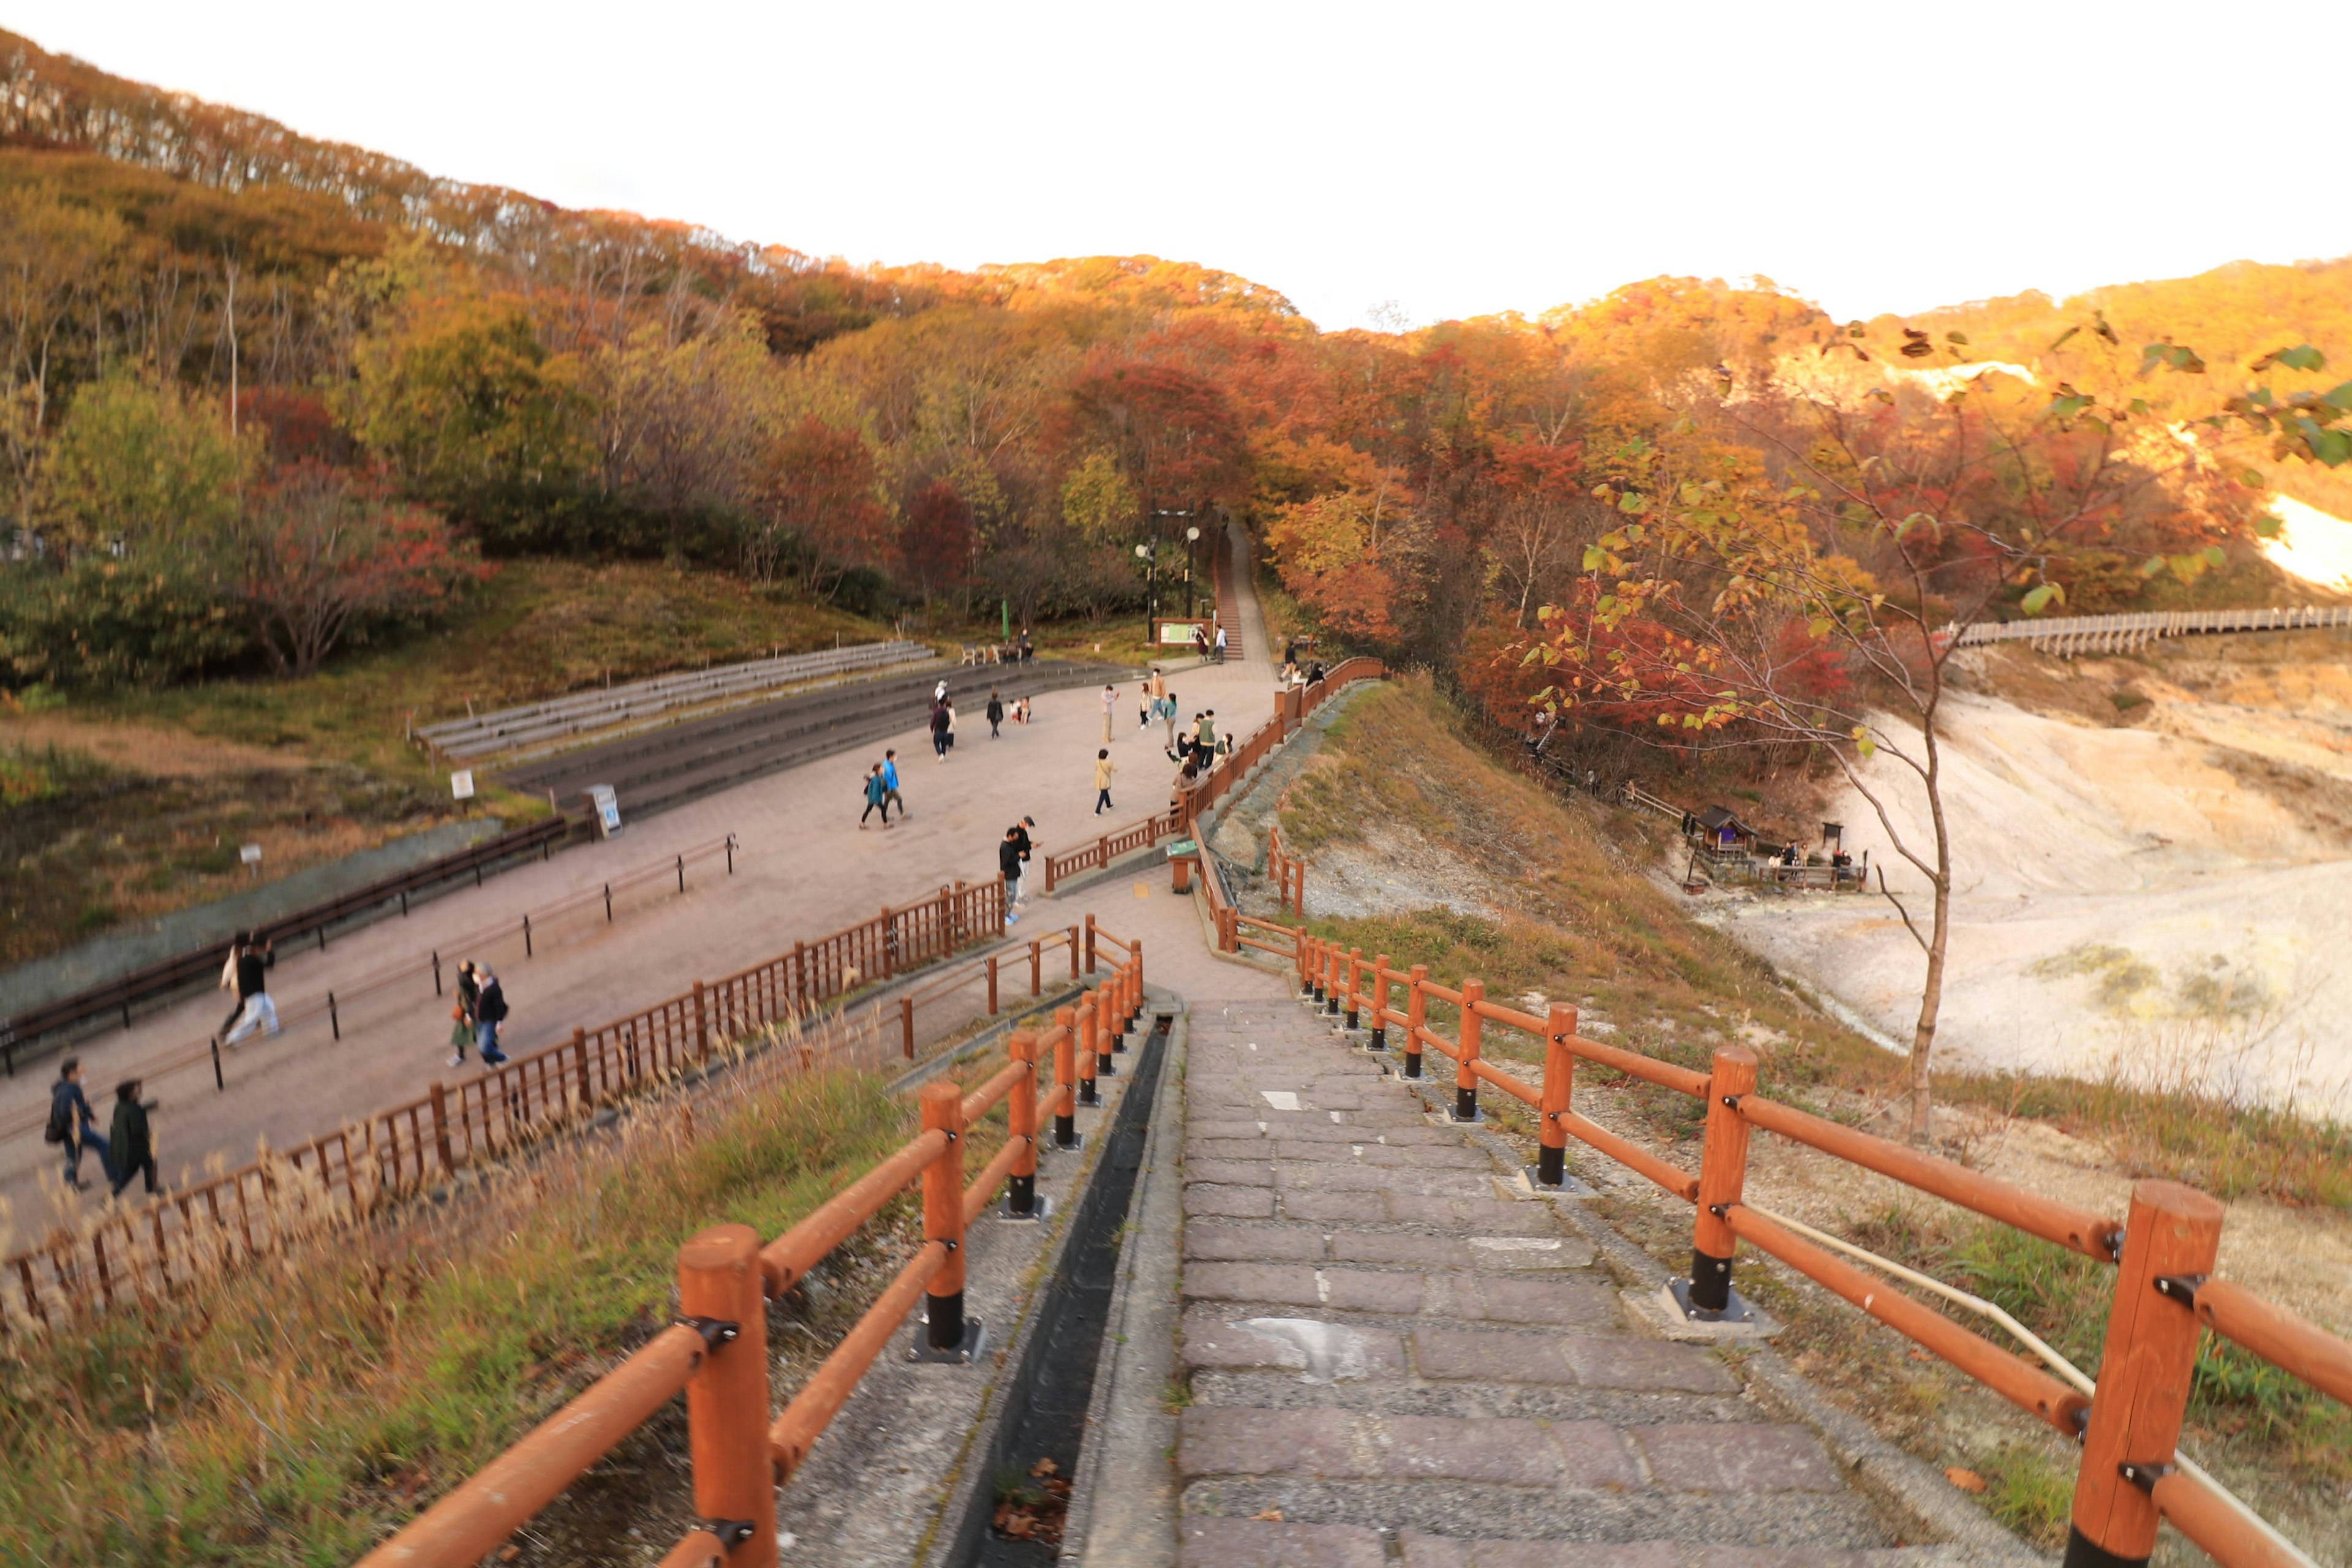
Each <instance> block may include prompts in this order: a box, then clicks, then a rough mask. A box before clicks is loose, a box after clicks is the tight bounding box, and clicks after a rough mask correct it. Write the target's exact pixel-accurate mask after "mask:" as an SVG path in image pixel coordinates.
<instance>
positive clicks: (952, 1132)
mask: <svg viewBox="0 0 2352 1568" xmlns="http://www.w3.org/2000/svg"><path fill="white" fill-rule="evenodd" d="M1097 943H1108V944H1110V945H1112V946H1115V947H1118V948H1121V949H1122V950H1124V952H1125V954H1126V956H1125V957H1124V958H1122V959H1121V960H1120V961H1119V962H1118V963H1116V964H1114V965H1113V966H1112V968H1111V971H1110V973H1109V975H1108V979H1107V980H1106V982H1105V984H1103V985H1102V986H1100V987H1098V988H1097V989H1095V990H1092V991H1089V992H1088V993H1087V995H1086V997H1085V998H1084V999H1083V1000H1082V1001H1081V1002H1080V1003H1079V1004H1078V1005H1076V1007H1063V1008H1060V1009H1058V1010H1057V1011H1056V1012H1055V1019H1054V1024H1053V1026H1052V1027H1051V1028H1048V1029H1045V1030H1043V1031H1040V1030H1034V1029H1016V1030H1014V1031H1013V1035H1012V1037H1011V1038H1010V1040H1009V1042H1008V1051H1007V1054H1008V1055H1009V1056H1010V1057H1011V1058H1012V1059H1011V1061H1010V1062H1008V1063H1007V1064H1006V1066H1005V1067H1004V1068H1003V1070H1002V1071H1000V1072H998V1073H996V1074H995V1075H994V1076H992V1077H991V1078H990V1079H988V1080H987V1081H986V1082H984V1083H982V1084H981V1085H980V1086H979V1087H977V1088H976V1089H972V1090H971V1091H970V1092H969V1093H967V1092H965V1091H964V1090H962V1089H960V1088H958V1087H957V1086H956V1085H955V1084H952V1083H948V1082H943V1081H934V1082H931V1083H928V1084H926V1085H924V1086H923V1088H922V1089H921V1091H920V1094H919V1106H920V1110H921V1117H922V1131H920V1132H919V1133H918V1134H917V1135H916V1136H915V1137H913V1138H912V1139H909V1140H908V1142H907V1143H906V1144H905V1145H904V1146H903V1147H901V1148H900V1149H899V1150H898V1152H896V1153H894V1154H892V1155H890V1156H889V1157H888V1158H887V1159H886V1160H884V1161H882V1162H881V1163H879V1164H877V1165H876V1166H875V1167H874V1168H873V1169H872V1170H870V1171H868V1172H867V1173H866V1174H865V1175H864V1176H862V1177H860V1178H859V1179H858V1180H857V1181H856V1182H854V1183H852V1184H850V1185H849V1186H848V1187H846V1188H845V1189H844V1190H843V1191H841V1192H840V1193H838V1194H835V1196H834V1197H833V1198H832V1199H830V1200H829V1201H828V1202H826V1203H825V1204H824V1205H823V1206H822V1207H820V1208H818V1209H817V1210H816V1212H814V1214H812V1215H809V1216H808V1217H807V1218H805V1219H803V1220H802V1221H801V1222H800V1223H799V1224H798V1225H795V1226H793V1227H792V1228H791V1229H790V1230H788V1231H786V1232H784V1234H783V1235H782V1236H780V1237H776V1238H775V1239H774V1240H772V1241H770V1242H768V1243H767V1244H766V1245H764V1246H762V1245H761V1240H760V1237H759V1235H758V1233H757V1232H755V1231H753V1230H752V1229H751V1226H745V1225H723V1226H713V1227H712V1228H710V1229H709V1230H706V1231H703V1232H702V1233H701V1234H700V1235H698V1236H696V1237H693V1238H692V1239H691V1240H689V1241H688V1242H687V1244H686V1245H685V1246H684V1247H680V1248H679V1249H678V1255H677V1282H678V1311H679V1314H680V1315H679V1317H678V1319H677V1321H676V1322H674V1323H672V1324H671V1325H670V1326H669V1327H668V1328H667V1329H665V1330H663V1331H661V1332H660V1333H658V1334H656V1336H654V1338H653V1339H652V1340H650V1341H648V1342H646V1344H645V1345H643V1346H641V1347H640V1348H639V1349H638V1350H637V1351H635V1352H634V1353H633V1354H631V1355H630V1356H629V1357H628V1358H627V1359H626V1360H625V1361H624V1362H622V1363H621V1364H620V1365H618V1366H616V1367H614V1369H613V1370H612V1371H611V1372H609V1373H606V1374H605V1375H604V1377H602V1378H600V1379H599V1380H598V1381H597V1382H596V1383H595V1384H593V1385H592V1386H591V1387H589V1388H588V1389H587V1390H586V1392H584V1393H583V1394H580V1395H579V1396H578V1397H577V1398H575V1399H573V1400H572V1402H571V1403H570V1404H568V1405H565V1406H564V1407H563V1408H562V1409H561V1410H559V1411H557V1412H556V1413H555V1414H554V1415H551V1416H550V1417H548V1419H547V1420H545V1421H543V1422H541V1424H540V1425H539V1426H537V1427H536V1428H534V1429H533V1430H532V1431H531V1432H530V1433H529V1434H528V1435H526V1436H524V1437H523V1438H522V1439H521V1441H520V1442H518V1443H516V1444H515V1445H514V1446H513V1447H510V1448H509V1449H508V1450H507V1451H506V1452H505V1453H504V1454H502V1455H500V1456H499V1458H496V1459H494V1460H492V1461H491V1462H490V1463H489V1464H488V1466H486V1467H485V1468H483V1469H481V1470H480V1471H478V1472H477V1473H476V1474H475V1475H474V1476H472V1477H471V1478H470V1479H467V1480H465V1481H463V1482H461V1483H459V1485H458V1486H457V1489H456V1490H454V1491H452V1492H451V1493H450V1494H449V1495H448V1496H447V1497H445V1498H443V1499H442V1500H440V1501H439V1502H436V1503H435V1504H434V1505H433V1506H432V1507H431V1508H429V1509H427V1510H425V1512H424V1513H423V1514H421V1515H419V1516H418V1517H417V1518H416V1519H415V1520H414V1521H411V1522H410V1523H409V1524H408V1525H407V1526H406V1527H405V1528H404V1529H403V1530H402V1531H400V1532H399V1533H397V1534H396V1535H394V1536H393V1537H392V1539H390V1540H389V1541H386V1542H383V1544H382V1545H380V1546H378V1547H377V1548H376V1549H375V1550H374V1551H373V1552H369V1553H368V1554H367V1556H365V1557H363V1558H362V1559H361V1560H360V1568H394V1565H395V1564H397V1565H399V1568H466V1565H470V1564H472V1563H477V1562H478V1561H479V1560H480V1559H481V1558H482V1557H483V1555H484V1554H485V1553H487V1552H491V1551H494V1550H496V1549H497V1547H498V1546H499V1543H500V1542H504V1541H505V1540H506V1539H507V1538H508V1537H509V1536H510V1535H511V1534H513V1533H514V1531H516V1530H517V1529H518V1528H520V1526H522V1525H523V1524H525V1523H526V1522H528V1521H530V1519H531V1518H532V1517H533V1516H535V1515H536V1514H537V1513H538V1512H539V1511H540V1510H541V1509H544V1508H545V1507H546V1506H547V1505H548V1504H549V1503H550V1502H551V1501H553V1500H555V1499H556V1498H557V1497H558V1496H560V1495H561V1494H562V1491H563V1490H564V1489H565V1488H567V1487H569V1486H570V1485H571V1484H572V1482H573V1481H575V1480H577V1479H580V1477H581V1476H582V1475H583V1474H584V1473H586V1471H587V1470H588V1468H590V1467H591V1466H593V1464H595V1463H596V1461H598V1460H599V1459H601V1458H604V1456H605V1455H606V1454H608V1453H610V1452H611V1451H612V1450H613V1448H614V1447H615V1446H617V1445H618V1444H619V1443H620V1442H621V1440H622V1439H623V1438H625V1437H626V1436H628V1435H629V1434H630V1433H631V1432H633V1431H635V1429H636V1428H637V1427H639V1426H643V1425H644V1424H645V1423H646V1421H648V1420H650V1419H651V1418H652V1417H653V1415H655V1414H656V1412H658V1411H659V1410H660V1409H661V1408H662V1407H663V1406H664V1405H667V1404H668V1403H669V1401H670V1399H671V1398H672V1397H674V1396H675V1395H677V1394H680V1393H683V1394H685V1395H686V1420H687V1440H688V1451H689V1457H690V1459H691V1462H692V1466H693V1475H694V1502H695V1511H696V1513H698V1515H700V1516H701V1518H702V1519H703V1520H704V1521H706V1522H705V1523H703V1524H702V1525H700V1526H698V1528H696V1529H693V1530H690V1531H687V1533H686V1534H685V1535H684V1536H682V1537H680V1539H679V1540H678V1542H677V1545H676V1546H674V1547H673V1548H671V1550H670V1552H669V1553H668V1554H667V1556H665V1557H664V1558H663V1559H662V1563H664V1564H665V1568H688V1565H689V1564H691V1565H694V1568H703V1565H707V1564H715V1563H724V1564H727V1565H728V1568H769V1565H771V1564H773V1563H775V1562H776V1560H777V1552H778V1547H777V1541H776V1489H777V1488H779V1487H781V1486H782V1485H784V1484H786V1483H787V1482H789V1481H790V1480H791V1479H792V1478H793V1474H794V1473H795V1472H796V1471H797V1470H798V1469H799V1468H800V1467H801V1465H802V1463H803V1461H804V1460H806V1459H807V1458H808V1456H809V1453H810V1451H811V1450H812V1449H813V1448H814V1447H815V1446H816V1443H817V1440H818V1439H819V1438H820V1437H822V1436H824V1432H825V1429H826V1427H827V1426H830V1425H831V1424H832V1422H833V1418H834V1416H835V1415H837V1414H838V1413H839V1412H840V1410H841V1407H842V1405H844V1404H845V1403H846V1402H847V1401H848V1398H849V1396H850V1395H851V1394H853V1393H855V1392H856V1388H857V1384H858V1382H859V1380H860V1379H861V1378H863V1377H864V1376H865V1374H866V1368H868V1367H869V1366H871V1365H873V1363H874V1359H875V1357H877V1355H879V1354H880V1353H881V1352H882V1348H883V1347H884V1346H885V1345H887V1343H888V1342H890V1340H891V1338H892V1337H893V1336H894V1335H895V1334H896V1333H897V1332H898V1325H899V1323H900V1322H901V1321H904V1320H905V1318H906V1317H907V1315H908V1313H909V1312H910V1311H912V1310H914V1308H915V1305H916V1303H917V1302H918V1301H920V1302H921V1303H923V1305H924V1308H925V1313H924V1320H925V1327H924V1328H923V1330H922V1331H921V1335H920V1339H921V1345H920V1347H919V1352H920V1359H924V1360H929V1361H935V1362H939V1363H961V1362H962V1361H963V1360H965V1359H966V1358H967V1356H968V1354H969V1347H970V1343H971V1329H970V1325H969V1322H968V1321H967V1319H966V1317H965V1315H964V1300H963V1295H964V1245H963V1244H964V1232H965V1229H966V1228H967V1227H968V1226H971V1223H972V1222H973V1221H974V1220H976V1219H978V1218H979V1217H980V1215H981V1213H982V1210H984V1209H985V1208H986V1207H987V1206H988V1205H989V1202H990V1200H992V1198H993V1197H994V1196H995V1195H996V1193H997V1191H998V1189H999V1188H1000V1187H1001V1188H1003V1189H1004V1190H1005V1194H1006V1197H1005V1206H1006V1210H1007V1213H1008V1214H1009V1215H1013V1216H1016V1217H1017V1216H1024V1215H1040V1214H1041V1211H1040V1210H1039V1208H1038V1206H1037V1202H1036V1195H1037V1156H1038V1147H1037V1140H1038V1137H1039V1136H1040V1135H1041V1134H1042V1133H1044V1132H1045V1129H1046V1124H1047V1121H1048V1119H1050V1121H1051V1123H1052V1133H1051V1136H1052V1139H1053V1142H1054V1145H1055V1147H1058V1148H1062V1149H1071V1148H1075V1147H1076V1142H1077V1135H1076V1109H1077V1107H1079V1106H1081V1105H1087V1104H1094V1103H1099V1099H1100V1096H1099V1094H1098V1092H1097V1082H1098V1079H1099V1078H1100V1077H1101V1076H1102V1075H1104V1074H1107V1073H1108V1072H1110V1071H1111V1070H1112V1063H1111V1053H1112V1051H1113V1049H1114V1048H1115V1047H1116V1042H1117V1041H1118V1037H1120V1036H1121V1035H1123V1034H1124V1033H1125V1032H1126V1030H1127V1029H1128V1028H1129V1026H1132V1025H1133V1023H1134V1021H1135V1019H1136V1016H1137V1014H1138V1013H1139V1010H1140V1009H1141V1007H1142V1005H1143V952H1142V948H1141V944H1140V943H1137V942H1120V941H1119V940H1118V938H1116V937H1112V936H1110V935H1109V934H1108V932H1105V931H1099V930H1097V929H1096V928H1095V927H1093V926H1092V925H1091V923H1090V924H1089V925H1088V927H1087V962H1088V966H1089V968H1090V969H1091V968H1092V967H1093V961H1094V957H1095V952H1094V949H1095V944H1097ZM1042 1064H1050V1065H1051V1071H1052V1075H1053V1077H1052V1087H1051V1089H1048V1090H1047V1091H1046V1092H1045V1094H1043V1095H1042V1096H1041V1095H1040V1094H1039V1092H1038V1087H1039V1086H1038V1078H1039V1068H1040V1066H1041V1065H1042ZM1000 1103H1002V1104H1003V1105H1004V1106H1005V1107H1006V1111H1005V1120H1006V1133H1005V1139H1004V1142H1003V1146H1002V1147H1001V1148H1000V1149H999V1150H998V1152H997V1153H996V1155H995V1156H994V1157H993V1158H992V1159H991V1160H990V1161H989V1163H987V1165H985V1166H984V1167H982V1170H981V1171H980V1172H979V1173H978V1174H977V1175H974V1176H972V1177H971V1181H970V1182H969V1184H967V1182H966V1180H965V1178H966V1174H967V1172H966V1161H965V1158H964V1147H965V1144H966V1142H968V1139H967V1133H968V1132H969V1130H970V1129H971V1126H972V1124H973V1123H974V1122H976V1121H979V1120H980V1119H981V1118H982V1117H984V1116H986V1115H988V1114H989V1113H990V1111H992V1110H993V1109H994V1108H995V1107H996V1106H997V1105H998V1104H1000ZM918 1184H919V1185H920V1186H921V1188H922V1194H923V1245H922V1247H920V1248H919V1250H918V1251H917V1252H916V1254H915V1256H914V1257H913V1258H910V1259H909V1260H908V1262H907V1264H906V1266H905V1267H904V1268H901V1269H900V1270H899V1271H898V1277H897V1278H896V1279H893V1280H891V1282H890V1283H889V1285H888V1286H887V1287H886V1288H885V1289H883V1291H882V1294H881V1297H880V1299H879V1300H877V1301H876V1302H875V1303H874V1305H873V1306H872V1307H871V1308H870V1309H868V1310H867V1311H866V1315H865V1316H864V1317H862V1318H860V1319H859V1320H858V1321H857V1323H856V1326H855V1327H854V1328H852V1329H851V1330H850V1331H849V1332H848V1334H847V1335H845V1337H844V1338H843V1340H842V1341H841V1342H840V1344H839V1345H837V1346H836V1347H835V1349H834V1352H833V1353H832V1354H831V1355H829V1356H828V1357H826V1358H825V1361H824V1364H823V1365H822V1366H820V1367H818V1368H817V1370H816V1372H815V1373H814V1375H812V1376H811V1377H810V1379H809V1380H808V1382H807V1384H804V1385H803V1387H802V1389H801V1391H800V1392H799V1393H798V1394H795V1395H794V1396H793V1400H792V1402H791V1403H790V1404H788V1405H785V1406H784V1408H783V1410H782V1413H781V1414H780V1415H777V1416H776V1417H775V1419H774V1420H772V1421H771V1420H770V1419H769V1418H768V1353H767V1302H768V1301H769V1300H772V1299H773V1298H775V1297H779V1296H782V1295H783V1294H784V1293H785V1292H786V1291H788V1290H790V1289H792V1288H793V1286H794V1285H795V1284H796V1283H797V1282H798V1281H799V1280H800V1279H801V1278H802V1277H803V1276H804V1275H805V1274H807V1273H808V1271H809V1270H810V1269H812V1268H815V1267H816V1266H817V1265H818V1264H819V1263H821V1262H823V1261H824V1258H826V1257H827V1256H828V1255H829V1254H830V1253H831V1252H832V1251H833V1249H834V1248H835V1247H838V1246H840V1245H841V1243H842V1242H844V1241H845V1240H846V1239H848V1237H850V1236H852V1235H853V1234H855V1233H856V1231H857V1230H858V1228H859V1227H860V1226H864V1225H866V1223H867V1222H868V1221H870V1220H871V1219H873V1218H874V1216H875V1215H877V1214H879V1213H880V1212H881V1211H882V1209H883V1207H884V1206H885V1205H887V1204H888V1203H890V1201H891V1200H892V1199H894V1198H896V1197H897V1196H898V1194H900V1193H903V1192H905V1191H906V1190H907V1189H908V1188H909V1187H911V1186H915V1185H918Z"/></svg>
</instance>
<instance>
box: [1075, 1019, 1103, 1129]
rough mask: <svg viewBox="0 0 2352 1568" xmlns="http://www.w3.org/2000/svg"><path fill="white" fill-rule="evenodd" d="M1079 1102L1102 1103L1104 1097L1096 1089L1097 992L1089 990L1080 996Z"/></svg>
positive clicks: (1084, 1103) (1078, 1028) (1086, 1103)
mask: <svg viewBox="0 0 2352 1568" xmlns="http://www.w3.org/2000/svg"><path fill="white" fill-rule="evenodd" d="M1077 1037H1078V1103H1079V1104H1080V1105H1100V1104H1101V1103H1102V1098H1101V1096H1100V1095H1098V1094H1097V1092H1096V1090H1095V994H1094V993H1093V992H1091V991H1089V992H1087V994H1085V995H1084V996H1081V997H1079V998H1078V1012H1077Z"/></svg>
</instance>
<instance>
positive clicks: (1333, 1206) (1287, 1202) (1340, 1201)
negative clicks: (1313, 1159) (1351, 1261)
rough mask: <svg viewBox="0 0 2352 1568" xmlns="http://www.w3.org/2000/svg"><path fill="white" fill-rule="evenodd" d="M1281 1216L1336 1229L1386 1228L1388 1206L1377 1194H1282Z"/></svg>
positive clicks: (1388, 1215)
mask: <svg viewBox="0 0 2352 1568" xmlns="http://www.w3.org/2000/svg"><path fill="white" fill-rule="evenodd" d="M1282 1216H1283V1217H1284V1218H1285V1219H1303V1220H1313V1221H1317V1222H1318V1223H1324V1224H1335V1225H1386V1224H1388V1223H1389V1221H1390V1212H1389V1208H1388V1205H1386V1204H1385V1203H1383V1202H1381V1197H1380V1195H1379V1194H1364V1193H1308V1192H1299V1191H1297V1190H1295V1189H1292V1190H1286V1191H1285V1192H1284V1193H1283V1194H1282Z"/></svg>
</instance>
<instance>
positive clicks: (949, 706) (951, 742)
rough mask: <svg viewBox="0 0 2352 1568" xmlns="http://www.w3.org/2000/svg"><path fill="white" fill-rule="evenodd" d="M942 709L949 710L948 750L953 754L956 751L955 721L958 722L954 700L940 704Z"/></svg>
mask: <svg viewBox="0 0 2352 1568" xmlns="http://www.w3.org/2000/svg"><path fill="white" fill-rule="evenodd" d="M940 707H942V708H944V709H945V710H947V715H948V750H949V751H950V752H952V751H954V750H955V721H956V710H955V701H954V700H953V699H950V700H948V701H946V702H942V703H941V704H940Z"/></svg>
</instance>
